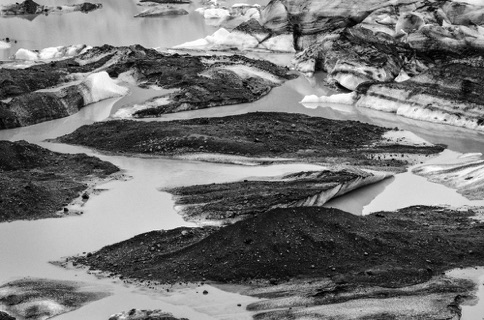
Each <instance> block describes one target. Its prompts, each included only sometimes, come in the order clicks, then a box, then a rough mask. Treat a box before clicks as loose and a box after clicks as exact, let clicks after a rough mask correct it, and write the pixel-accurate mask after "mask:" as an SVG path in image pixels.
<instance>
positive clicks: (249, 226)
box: [72, 206, 484, 287]
mask: <svg viewBox="0 0 484 320" xmlns="http://www.w3.org/2000/svg"><path fill="white" fill-rule="evenodd" d="M473 215H474V213H473V212H471V211H469V212H462V211H454V210H449V209H445V208H440V207H423V206H422V207H421V206H417V207H409V208H405V209H401V210H399V211H397V212H379V213H375V214H372V215H369V216H365V217H361V216H354V215H351V214H349V213H346V212H343V211H340V210H336V209H327V208H316V207H306V208H294V209H292V208H288V209H275V210H273V211H269V212H265V213H261V214H259V215H257V216H255V217H253V218H249V219H247V220H243V221H240V222H237V223H235V224H232V225H229V226H227V227H223V228H221V229H219V230H216V229H206V228H204V229H192V230H187V229H175V230H171V231H168V232H151V233H147V234H144V235H139V236H137V237H134V238H132V239H130V240H127V241H124V242H121V243H118V244H116V245H112V246H108V247H105V248H103V249H101V250H100V251H98V252H95V253H93V254H92V253H90V254H88V255H87V256H81V257H74V258H72V259H73V260H74V261H75V262H76V263H81V264H83V265H87V266H90V267H91V268H92V269H100V270H105V271H110V272H113V273H117V274H121V275H122V276H126V277H131V278H138V279H147V280H157V281H161V282H168V283H172V282H178V281H202V280H205V279H208V280H213V281H221V282H247V281H250V280H254V279H259V280H260V279H261V280H270V281H271V282H272V283H277V282H280V281H286V280H289V279H291V278H294V277H299V278H314V277H330V278H331V279H333V280H334V281H336V282H337V283H345V284H348V285H349V284H351V285H352V286H356V285H371V286H374V285H382V286H385V287H399V286H404V285H411V284H415V283H421V282H424V281H427V280H429V279H430V278H431V277H432V276H433V275H435V274H439V273H440V272H442V271H444V270H448V269H451V268H454V267H460V266H475V265H480V264H482V261H483V259H484V238H483V237H482V230H483V229H484V223H481V222H478V221H477V220H473V219H471V217H472V216H473Z"/></svg>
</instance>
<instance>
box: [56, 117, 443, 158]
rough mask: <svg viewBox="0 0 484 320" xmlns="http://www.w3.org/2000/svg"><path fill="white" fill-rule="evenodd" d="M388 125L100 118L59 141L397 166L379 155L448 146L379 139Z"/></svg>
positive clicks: (265, 119) (132, 149) (288, 119)
mask: <svg viewBox="0 0 484 320" xmlns="http://www.w3.org/2000/svg"><path fill="white" fill-rule="evenodd" d="M388 130H389V129H387V128H382V127H377V126H374V125H369V124H364V123H361V122H356V121H338V120H330V119H324V118H317V117H309V116H306V115H301V114H290V113H273V112H256V113H249V114H244V115H236V116H228V117H222V118H198V119H191V120H177V121H168V122H139V121H127V120H124V121H108V122H100V123H95V124H92V125H89V126H82V127H80V128H79V129H77V130H76V131H74V132H73V133H71V134H68V135H65V136H62V137H60V138H58V139H57V141H60V142H63V143H70V144H78V145H83V146H88V147H92V148H97V149H100V150H105V151H112V152H127V153H132V154H138V153H145V154H152V155H162V156H176V155H184V154H190V153H191V154H196V153H216V154H228V155H238V156H247V157H277V158H291V159H293V160H294V159H298V160H303V161H318V162H325V163H338V164H342V163H349V164H359V165H371V166H393V167H397V166H404V165H405V164H406V162H405V161H401V160H398V159H397V158H396V157H394V158H391V159H380V157H379V156H375V154H381V153H384V154H389V153H390V154H391V153H398V154H401V153H409V154H435V153H438V152H441V151H442V150H443V149H444V148H443V147H442V146H429V147H413V146H405V145H398V144H392V145H388V144H380V143H382V142H384V141H382V140H383V139H382V134H383V133H384V132H386V131H388ZM400 159H401V158H400Z"/></svg>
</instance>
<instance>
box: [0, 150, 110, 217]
mask: <svg viewBox="0 0 484 320" xmlns="http://www.w3.org/2000/svg"><path fill="white" fill-rule="evenodd" d="M117 171H119V169H118V168H117V167H116V166H114V165H113V164H111V163H109V162H105V161H101V160H99V159H98V158H94V157H89V156H87V155H85V154H61V153H56V152H52V151H49V150H47V149H44V148H41V147H39V146H37V145H34V144H30V143H28V142H25V141H20V142H9V141H0V190H2V191H1V192H0V222H3V221H11V220H25V219H40V218H48V217H58V216H59V214H57V213H56V211H59V210H62V209H63V207H64V206H66V205H67V204H68V203H69V202H71V201H72V200H74V199H75V198H77V197H79V195H80V194H81V192H83V191H84V190H86V189H87V187H88V186H87V184H86V182H88V181H89V180H91V179H99V178H106V177H107V176H108V175H110V174H112V173H115V172H117Z"/></svg>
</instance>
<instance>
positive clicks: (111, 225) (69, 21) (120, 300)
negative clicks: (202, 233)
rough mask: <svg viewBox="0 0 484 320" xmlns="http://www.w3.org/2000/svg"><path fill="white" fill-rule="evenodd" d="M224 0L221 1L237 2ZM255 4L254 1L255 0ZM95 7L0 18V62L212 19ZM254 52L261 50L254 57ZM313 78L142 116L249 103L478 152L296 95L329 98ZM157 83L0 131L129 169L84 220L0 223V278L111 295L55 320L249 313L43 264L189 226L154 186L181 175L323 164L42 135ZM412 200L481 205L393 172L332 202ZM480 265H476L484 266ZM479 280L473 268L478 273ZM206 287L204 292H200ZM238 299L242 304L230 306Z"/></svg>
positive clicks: (463, 138)
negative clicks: (65, 284)
mask: <svg viewBox="0 0 484 320" xmlns="http://www.w3.org/2000/svg"><path fill="white" fill-rule="evenodd" d="M9 2H10V1H9V0H0V4H2V3H4V4H5V3H9ZM234 2H235V1H232V2H226V4H227V5H230V4H232V3H234ZM254 2H255V1H254ZM39 3H42V4H48V5H59V4H67V3H75V2H74V1H61V2H59V0H46V1H39ZM102 3H103V8H102V9H101V10H98V11H95V12H92V13H89V14H83V13H69V14H65V15H57V14H55V15H54V14H52V15H49V16H37V17H29V18H19V17H12V18H0V38H5V37H10V38H12V39H15V40H17V43H16V44H13V47H12V48H11V49H8V50H0V59H7V57H9V56H11V55H12V54H13V53H15V51H16V50H17V49H18V48H19V47H24V48H29V49H40V48H44V47H49V46H59V45H68V44H78V43H83V44H89V45H102V44H105V43H108V44H112V45H130V44H135V43H139V44H142V45H144V46H147V47H161V48H168V47H171V46H173V45H176V44H180V43H183V42H186V41H191V40H195V39H198V38H201V37H204V36H206V35H208V34H211V33H213V32H214V31H215V30H216V28H214V27H211V26H207V25H206V24H205V22H204V20H203V18H202V17H201V16H200V15H199V14H198V13H195V12H193V11H194V9H195V8H197V7H199V6H200V4H199V3H198V2H197V1H195V2H194V3H192V4H189V5H185V8H186V9H187V10H188V11H189V12H190V14H189V15H187V16H180V17H168V18H145V19H143V18H133V15H134V14H136V13H137V12H139V11H141V8H140V7H139V6H137V5H136V2H135V1H132V0H123V1H121V0H104V1H102ZM254 56H257V55H254ZM288 58H289V57H287V56H284V55H274V56H272V57H271V60H274V61H280V62H281V63H287V61H288V60H289V59H288ZM322 76H323V75H318V76H317V77H315V78H312V79H306V78H304V77H300V78H298V79H296V80H293V81H289V82H287V83H286V84H285V85H284V86H282V87H279V88H275V89H274V90H273V91H272V92H271V93H270V94H269V95H267V96H266V97H264V98H262V99H261V100H259V101H257V102H255V103H251V104H242V105H235V106H227V107H219V108H213V109H208V110H200V111H194V112H185V113H177V114H173V115H167V116H164V117H163V118H160V119H149V120H143V121H166V120H171V119H188V118H193V117H199V116H205V117H219V116H225V115H233V114H242V113H246V112H253V111H283V112H297V113H305V114H308V115H312V116H320V117H326V118H331V119H340V120H346V119H351V120H359V121H362V122H367V123H373V124H377V125H381V126H386V127H399V128H401V129H406V130H410V131H412V132H414V133H416V134H417V135H419V136H421V137H423V138H424V139H426V140H428V141H430V142H433V143H443V144H446V145H448V147H449V150H448V151H446V152H444V153H443V154H442V155H441V156H440V157H439V158H437V159H433V160H432V161H434V162H435V161H437V162H438V161H444V162H448V161H453V160H455V158H456V157H457V156H458V155H459V154H460V153H468V152H481V151H483V150H484V139H483V137H482V134H480V133H475V132H471V131H468V130H465V129H459V128H452V127H448V126H443V125H436V124H431V123H424V122H419V121H415V120H410V119H405V118H401V117H398V116H395V115H393V114H387V113H381V112H378V111H374V110H369V109H356V108H354V107H351V106H343V105H330V106H328V105H326V106H323V107H318V108H313V109H309V108H305V107H304V106H303V105H301V104H299V101H300V100H301V99H302V98H303V97H304V95H310V94H316V95H318V96H320V95H327V94H330V93H331V90H330V89H328V88H325V87H324V85H322V82H321V81H320V77H322ZM157 94H158V93H157V92H153V90H143V89H133V88H132V93H131V95H130V96H128V97H124V98H122V99H110V100H106V101H102V102H100V103H96V104H94V105H91V106H88V107H86V108H84V109H82V110H81V111H80V112H79V113H77V114H75V115H73V116H71V117H67V118H64V119H58V120H55V121H50V122H46V123H42V124H38V125H35V126H30V127H26V128H20V129H13V130H3V131H0V139H4V140H12V141H15V140H27V141H30V142H32V143H37V144H39V145H41V146H43V147H46V148H49V149H51V150H54V151H59V152H66V153H76V152H85V153H87V154H90V155H95V156H98V157H99V158H101V159H103V160H106V161H110V162H112V163H114V164H116V165H117V166H119V167H120V168H122V169H123V170H124V171H125V173H126V175H128V176H131V177H132V178H131V179H129V180H128V181H113V182H109V183H107V184H105V185H102V186H100V188H103V189H106V191H105V192H102V193H101V194H100V195H98V196H93V197H91V199H90V200H89V201H88V202H87V204H86V205H85V207H84V208H83V211H84V214H83V215H82V216H79V217H69V218H64V219H45V220H40V221H27V222H25V221H20V222H12V223H1V224H0V257H2V258H1V261H0V283H4V282H7V281H9V280H13V279H18V278H21V277H26V276H32V277H45V278H53V279H67V280H83V281H87V282H89V283H92V284H93V285H99V286H102V287H103V288H105V289H106V290H109V291H111V292H113V295H112V296H111V297H109V298H106V299H103V300H101V301H98V302H95V303H91V304H89V305H87V306H85V307H83V308H81V309H79V310H77V311H74V312H71V313H68V314H65V315H62V316H59V317H58V319H76V320H80V319H88V318H89V319H93V320H95V319H99V320H101V319H107V318H108V317H109V315H110V314H112V313H115V312H119V311H122V310H128V309H130V308H134V307H137V308H161V309H163V310H165V311H169V312H173V313H174V314H175V315H176V316H179V317H181V316H183V317H188V318H190V319H250V318H251V314H250V313H249V312H246V311H244V306H245V305H246V304H248V303H250V302H252V301H255V300H256V299H254V298H250V297H244V296H240V295H238V294H232V293H226V292H223V291H220V290H219V289H216V288H213V287H209V286H205V287H204V288H197V287H190V288H179V289H178V290H176V291H175V292H174V293H166V292H165V293H161V292H158V291H157V292H154V291H150V290H147V289H143V288H138V287H134V286H128V285H125V284H123V283H121V282H119V281H118V282H116V281H114V280H109V279H97V278H96V277H94V276H93V275H89V274H87V273H85V272H84V271H72V270H64V269H61V268H58V267H54V266H52V265H50V264H49V263H48V261H52V260H58V259H60V258H61V257H65V256H69V255H75V254H78V253H81V252H84V251H93V250H97V249H99V248H101V247H102V246H105V245H107V244H111V243H115V242H118V241H121V240H125V239H127V238H129V237H132V236H134V235H137V234H139V233H142V232H147V231H150V230H157V229H171V228H175V227H178V226H184V225H185V226H186V225H188V226H189V225H190V224H189V223H187V222H185V221H183V220H182V219H181V217H180V216H179V215H177V213H176V212H175V211H174V210H173V201H172V200H171V197H170V196H169V195H168V194H166V193H163V192H160V191H158V190H159V189H160V188H163V187H168V186H177V185H187V184H202V183H212V182H224V181H234V180H239V179H243V178H245V177H248V176H268V175H278V174H282V173H286V172H293V171H298V170H317V169H320V167H318V166H313V165H307V164H293V165H277V166H270V167H262V166H255V167H241V166H234V165H221V164H210V163H202V162H195V161H175V160H168V159H155V158H146V159H140V158H134V157H122V156H108V155H105V154H102V153H99V152H96V151H92V150H89V149H85V148H81V147H75V146H68V145H62V144H55V143H48V142H45V141H44V140H45V139H47V138H54V137H57V136H60V135H63V134H66V133H69V132H72V131H73V130H75V129H76V128H78V127H79V126H81V125H84V124H90V123H93V122H95V121H102V120H105V119H107V118H109V117H110V116H112V115H113V114H114V113H115V112H116V111H117V110H118V109H119V108H121V107H125V106H126V105H130V104H133V103H139V102H141V101H143V100H144V99H147V98H149V97H153V96H156V95H157ZM413 204H449V205H463V204H472V205H475V204H482V202H471V201H468V200H466V199H465V198H463V197H462V196H460V195H459V194H457V193H456V192H455V191H454V190H451V189H448V188H446V187H443V186H440V185H436V184H433V183H429V182H427V181H426V179H424V178H421V177H417V176H415V175H413V174H411V173H410V172H407V173H404V174H400V175H397V176H396V177H394V178H392V179H388V180H386V181H383V182H381V183H378V184H375V185H373V186H369V187H367V188H365V189H364V190H357V191H354V192H352V193H350V194H349V195H347V196H343V197H341V198H339V199H335V200H334V201H332V202H330V203H328V206H334V207H338V208H342V209H344V210H347V211H350V212H352V213H354V214H366V213H369V212H372V211H377V210H394V209H397V208H401V207H404V206H408V205H413ZM481 274H482V272H481ZM477 278H478V277H476V279H477ZM204 289H207V290H209V292H210V294H209V295H206V296H204V295H202V294H200V292H201V291H203V290H204ZM237 303H241V304H242V308H239V307H237V306H236V305H237ZM479 308H481V309H482V306H481V307H475V308H471V307H466V309H465V310H464V319H481V318H482V314H481V313H480V312H479V310H481V309H479Z"/></svg>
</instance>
